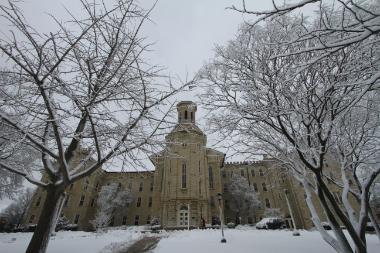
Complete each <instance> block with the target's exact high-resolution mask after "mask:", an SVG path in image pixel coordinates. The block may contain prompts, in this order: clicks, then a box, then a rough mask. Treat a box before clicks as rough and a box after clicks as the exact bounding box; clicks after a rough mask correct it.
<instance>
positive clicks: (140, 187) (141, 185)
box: [139, 182, 144, 192]
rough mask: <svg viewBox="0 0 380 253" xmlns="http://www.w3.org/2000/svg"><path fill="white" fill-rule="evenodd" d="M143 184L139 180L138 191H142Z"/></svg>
mask: <svg viewBox="0 0 380 253" xmlns="http://www.w3.org/2000/svg"><path fill="white" fill-rule="evenodd" d="M143 185H144V184H143V182H141V183H140V186H139V191H140V192H142V190H143Z"/></svg>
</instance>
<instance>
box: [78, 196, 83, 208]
mask: <svg viewBox="0 0 380 253" xmlns="http://www.w3.org/2000/svg"><path fill="white" fill-rule="evenodd" d="M83 204H84V195H82V196H81V197H80V201H79V206H83Z"/></svg>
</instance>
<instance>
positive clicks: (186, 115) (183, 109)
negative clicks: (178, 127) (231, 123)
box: [177, 101, 197, 124]
mask: <svg viewBox="0 0 380 253" xmlns="http://www.w3.org/2000/svg"><path fill="white" fill-rule="evenodd" d="M196 111H197V105H196V104H195V103H194V102H192V101H181V102H179V103H178V104H177V112H178V123H179V124H195V112H196Z"/></svg>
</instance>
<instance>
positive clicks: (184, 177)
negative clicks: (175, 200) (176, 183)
mask: <svg viewBox="0 0 380 253" xmlns="http://www.w3.org/2000/svg"><path fill="white" fill-rule="evenodd" d="M182 188H186V163H182Z"/></svg>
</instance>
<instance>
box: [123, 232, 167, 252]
mask: <svg viewBox="0 0 380 253" xmlns="http://www.w3.org/2000/svg"><path fill="white" fill-rule="evenodd" d="M160 239H161V238H160V237H153V236H147V237H144V238H142V239H140V240H138V241H137V242H135V243H133V244H132V245H131V246H129V247H128V249H126V250H123V251H120V253H149V252H151V250H153V249H154V248H155V247H156V245H157V243H158V242H159V241H160Z"/></svg>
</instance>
